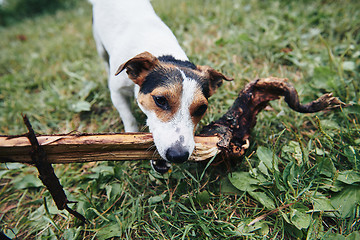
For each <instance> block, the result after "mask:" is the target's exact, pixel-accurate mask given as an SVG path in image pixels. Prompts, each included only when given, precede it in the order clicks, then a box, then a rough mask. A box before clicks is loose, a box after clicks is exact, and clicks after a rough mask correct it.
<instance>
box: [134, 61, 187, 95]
mask: <svg viewBox="0 0 360 240" xmlns="http://www.w3.org/2000/svg"><path fill="white" fill-rule="evenodd" d="M182 81H183V79H182V76H181V73H180V72H179V71H178V70H174V71H169V70H168V69H166V68H162V67H156V68H155V69H154V70H153V71H151V72H150V73H149V74H148V75H147V76H146V77H145V81H144V82H143V84H142V85H141V88H140V92H142V93H144V94H148V93H151V92H152V91H153V90H154V89H155V88H157V87H160V86H166V85H168V84H174V83H179V82H182Z"/></svg>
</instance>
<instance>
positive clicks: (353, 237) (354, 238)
mask: <svg viewBox="0 0 360 240" xmlns="http://www.w3.org/2000/svg"><path fill="white" fill-rule="evenodd" d="M359 239H360V231H355V232H353V233H351V234H350V235H349V236H347V237H346V240H359Z"/></svg>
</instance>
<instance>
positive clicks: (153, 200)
mask: <svg viewBox="0 0 360 240" xmlns="http://www.w3.org/2000/svg"><path fill="white" fill-rule="evenodd" d="M165 197H166V194H165V193H164V194H161V195H159V196H153V197H150V198H149V199H148V202H149V205H152V204H156V203H159V202H161V201H162V200H164V199H165Z"/></svg>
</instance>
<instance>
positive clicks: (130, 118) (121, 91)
mask: <svg viewBox="0 0 360 240" xmlns="http://www.w3.org/2000/svg"><path fill="white" fill-rule="evenodd" d="M109 88H110V95H111V100H112V102H113V104H114V106H115V107H116V109H117V110H118V112H119V114H120V118H121V120H122V122H123V125H124V128H125V132H138V131H139V129H138V126H137V123H136V119H135V117H134V115H133V114H132V112H131V105H130V102H131V98H132V97H133V92H134V84H133V83H132V81H130V80H129V79H114V78H110V80H109Z"/></svg>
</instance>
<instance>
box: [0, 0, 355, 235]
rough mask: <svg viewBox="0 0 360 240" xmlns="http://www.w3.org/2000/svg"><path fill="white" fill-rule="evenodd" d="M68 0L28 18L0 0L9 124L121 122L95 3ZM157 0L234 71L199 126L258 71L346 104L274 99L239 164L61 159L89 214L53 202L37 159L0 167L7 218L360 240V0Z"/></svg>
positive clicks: (26, 231)
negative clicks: (311, 105)
mask: <svg viewBox="0 0 360 240" xmlns="http://www.w3.org/2000/svg"><path fill="white" fill-rule="evenodd" d="M39 1H40V0H39ZM14 2H15V3H16V2H19V3H22V2H25V1H22V0H17V1H12V3H14ZM31 2H33V1H31ZM42 2H44V1H42ZM65 2H66V4H59V5H60V6H57V5H56V4H55V5H51V8H49V9H46V10H44V11H42V12H41V14H35V11H36V9H35V10H33V11H34V13H33V14H29V12H26V11H25V12H24V11H21V16H22V17H19V15H16V14H14V12H15V11H18V10H19V9H20V8H19V7H18V8H16V6H15V5H11V6H6V5H3V6H1V7H0V24H2V26H0V36H1V38H0V135H5V134H7V135H9V134H23V133H25V132H26V129H25V126H24V124H23V123H22V117H21V114H22V113H24V114H27V116H28V117H29V119H30V121H31V122H32V125H33V128H34V129H35V131H36V132H37V133H39V134H54V133H62V134H65V133H70V132H72V131H77V132H88V133H100V132H101V133H102V132H121V131H122V130H123V127H122V124H121V121H120V120H119V116H118V113H117V111H116V109H115V108H114V107H113V105H112V103H111V100H110V96H109V92H108V89H107V83H106V72H105V69H104V66H103V64H102V62H101V60H100V58H99V57H98V56H97V53H96V49H95V43H94V41H93V38H92V32H91V31H92V29H91V18H92V13H91V6H90V4H89V3H88V2H86V1H72V0H67V1H65ZM152 4H153V6H154V8H155V10H156V12H157V13H158V15H159V16H160V17H161V18H162V19H163V20H164V22H165V23H166V24H167V25H168V26H169V27H170V28H171V29H172V30H173V32H174V34H175V35H176V36H177V38H178V40H179V42H180V45H181V46H182V47H183V48H184V50H185V52H186V53H187V54H188V56H189V58H190V59H191V61H193V62H194V63H196V64H199V65H210V66H212V67H213V68H215V69H218V70H221V71H222V72H224V73H225V74H226V75H228V76H232V77H234V78H235V80H234V81H233V82H231V83H225V84H224V85H223V86H222V87H221V88H220V89H219V90H218V92H217V93H216V94H215V95H214V96H213V97H212V98H211V100H210V107H209V110H208V112H207V114H206V116H205V117H204V119H203V120H202V121H201V124H200V125H202V126H203V125H206V124H208V123H209V122H211V121H212V120H215V119H217V118H219V117H220V116H222V115H223V114H224V113H225V111H226V110H227V109H228V107H229V106H231V104H232V102H233V100H234V99H235V98H236V96H237V94H238V92H239V91H240V90H241V89H242V88H243V87H244V86H245V84H246V83H248V82H249V81H251V80H253V79H255V78H257V77H268V76H276V77H282V78H288V79H289V81H290V82H291V83H292V84H293V85H294V86H295V87H296V89H297V91H298V93H299V95H300V98H301V101H302V102H309V101H311V100H314V99H316V98H317V97H319V96H321V95H322V94H324V93H327V92H332V93H333V94H334V96H336V97H338V98H339V99H340V100H341V101H343V102H344V103H346V107H343V108H338V109H334V110H331V111H325V112H320V113H316V114H300V113H296V112H294V111H292V110H291V109H289V107H288V106H287V105H286V104H285V103H284V101H283V100H282V99H280V100H278V101H273V102H271V103H270V105H269V107H267V108H266V109H265V110H264V111H262V112H261V113H260V114H259V116H258V120H257V124H256V126H255V128H254V130H253V132H252V136H251V145H250V148H249V149H248V151H247V152H246V154H245V156H244V157H242V158H239V159H238V162H239V164H238V166H237V167H236V168H234V169H231V173H230V172H228V171H227V170H228V169H226V168H220V167H213V166H207V165H204V164H196V163H186V164H182V165H176V166H174V168H173V171H172V172H171V173H170V174H166V175H163V176H162V175H159V174H156V173H155V172H154V171H153V170H152V169H151V167H150V165H149V163H148V162H147V161H141V162H140V161H139V162H124V163H119V162H101V163H100V162H98V163H86V164H68V165H55V166H54V168H55V172H56V174H57V176H58V177H59V179H60V181H61V184H62V185H63V186H64V189H65V191H66V194H67V196H68V198H69V199H70V200H74V201H77V203H76V204H71V207H72V208H74V209H76V210H78V211H79V212H80V213H82V214H84V215H85V216H86V218H87V219H88V221H89V223H88V224H86V225H82V224H81V223H80V222H79V221H78V220H77V219H74V217H73V216H71V215H69V214H68V213H67V212H65V211H59V210H57V209H56V206H55V204H54V203H53V201H52V198H51V196H50V194H49V192H48V191H47V190H46V189H45V188H44V187H43V185H42V183H41V182H40V180H39V179H38V178H37V172H36V169H35V168H34V167H32V166H28V165H22V164H17V163H8V164H0V186H1V187H0V229H1V230H2V231H3V232H4V233H5V234H6V235H7V236H9V237H12V238H15V237H17V239H360V123H359V119H360V90H359V87H360V86H359V85H360V2H359V1H350V0H344V1H330V0H329V1H327V0H325V1H307V0H303V1H285V0H274V1H260V0H258V1H257V0H252V1H245V0H244V1H241V0H238V1H236V0H232V1H231V0H199V1H191V0H183V1H176V0H153V1H152ZM22 6H23V5H22ZM25 6H26V5H25ZM21 9H24V8H21ZM25 9H26V8H25ZM25 13H27V14H28V16H27V17H24V15H25ZM134 111H135V112H136V117H137V118H138V119H139V122H141V123H142V124H143V125H144V119H145V118H144V115H143V114H142V113H141V111H140V110H139V109H138V108H136V104H135V103H134ZM200 128H201V126H200ZM259 217H261V218H259ZM15 239H16V238H15Z"/></svg>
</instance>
